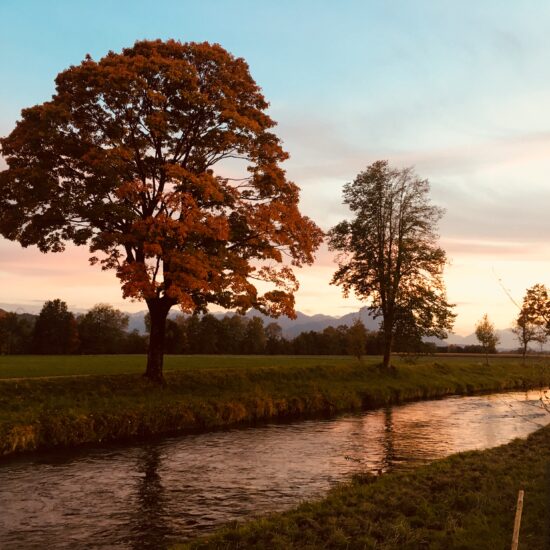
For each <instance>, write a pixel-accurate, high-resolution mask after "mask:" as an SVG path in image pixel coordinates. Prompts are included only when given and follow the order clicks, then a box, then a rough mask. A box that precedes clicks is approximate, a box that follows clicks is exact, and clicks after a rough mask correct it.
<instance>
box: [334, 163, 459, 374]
mask: <svg viewBox="0 0 550 550" xmlns="http://www.w3.org/2000/svg"><path fill="white" fill-rule="evenodd" d="M428 192H429V184H428V181H427V180H421V179H420V178H418V176H416V175H415V174H414V172H413V171H412V169H411V168H405V169H403V170H396V169H393V168H391V167H390V166H388V163H387V161H377V162H375V163H374V164H371V165H370V166H368V167H367V169H366V170H365V171H364V172H361V173H360V174H359V175H358V176H357V177H356V178H355V180H354V181H353V182H351V183H348V184H346V185H345V187H344V203H345V204H347V205H348V206H349V207H350V209H351V210H352V212H353V213H354V214H355V218H354V219H353V220H352V221H349V222H348V221H343V222H340V223H339V224H338V225H336V226H335V227H333V228H332V229H331V231H330V233H329V238H330V241H329V245H330V248H331V249H332V250H338V251H340V252H341V254H340V257H339V261H338V265H339V267H338V270H337V271H336V273H335V274H334V277H333V279H332V283H333V284H337V285H341V286H342V288H343V290H344V295H348V294H349V292H350V291H351V290H353V292H355V294H356V295H357V296H358V297H360V298H363V299H365V300H370V304H371V309H372V310H373V312H374V314H375V315H381V316H382V320H383V322H382V332H383V335H384V366H385V367H388V366H389V365H390V357H391V350H392V343H393V340H394V337H395V336H396V334H401V335H411V334H412V335H414V336H415V337H417V338H420V337H422V336H437V337H439V338H445V337H446V336H447V332H446V331H447V330H450V328H451V327H452V324H453V320H454V317H455V315H454V314H453V313H452V311H451V308H452V305H451V304H449V303H448V302H447V298H446V294H445V287H444V283H443V268H444V266H445V263H446V256H445V252H444V250H443V249H441V248H440V247H439V246H438V245H437V235H436V233H435V229H436V226H437V222H438V221H439V219H440V218H441V216H442V210H441V209H440V208H437V207H436V206H433V205H432V204H430V201H429V197H428Z"/></svg>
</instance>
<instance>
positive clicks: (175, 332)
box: [0, 299, 436, 357]
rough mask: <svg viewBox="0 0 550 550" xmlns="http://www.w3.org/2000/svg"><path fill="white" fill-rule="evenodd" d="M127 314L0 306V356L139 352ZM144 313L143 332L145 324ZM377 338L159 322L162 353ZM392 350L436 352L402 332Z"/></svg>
mask: <svg viewBox="0 0 550 550" xmlns="http://www.w3.org/2000/svg"><path fill="white" fill-rule="evenodd" d="M128 320H129V319H128V315H126V314H124V313H122V312H121V311H119V310H117V309H115V308H113V307H112V306H110V305H108V304H98V305H96V306H94V307H93V308H92V309H90V310H89V311H88V312H87V313H85V314H81V315H74V314H73V313H72V312H71V311H69V310H68V307H67V304H66V303H65V302H63V301H62V300H59V299H56V300H51V301H47V302H46V303H45V304H44V306H43V307H42V310H41V311H40V313H39V315H31V314H28V313H23V314H19V313H12V312H5V311H1V310H0V353H2V354H48V355H62V354H116V353H146V351H147V341H148V338H147V335H146V334H140V333H139V332H138V331H137V330H133V331H128ZM149 323H150V321H149V319H148V317H147V316H146V318H145V325H146V330H147V331H148V330H149V328H150V325H149ZM383 346H384V342H383V335H382V334H381V333H380V332H379V331H371V330H367V329H366V328H365V326H364V325H363V323H362V322H361V321H360V320H359V319H357V320H356V321H355V323H353V324H352V325H351V326H346V325H340V326H337V327H332V326H331V327H327V328H325V329H324V330H322V331H313V330H310V331H307V332H302V333H300V334H298V335H297V336H295V337H294V338H285V337H284V336H283V330H282V328H281V326H280V325H279V324H278V323H276V322H270V323H268V324H265V323H264V321H263V319H261V318H260V317H257V316H254V317H245V316H242V315H237V314H235V315H226V316H224V317H222V318H217V317H215V316H214V315H211V314H206V315H189V316H184V315H179V316H177V317H175V318H170V319H168V320H167V325H166V337H165V342H164V351H165V353H168V354H235V355H246V354H258V355H261V354H267V355H285V354H289V355H354V356H357V357H361V356H363V355H380V354H381V353H382V352H383ZM395 349H396V351H398V352H410V353H426V352H431V351H436V347H435V345H434V344H429V343H426V342H422V340H421V339H420V338H418V337H416V336H411V334H410V333H409V332H407V331H403V333H401V334H398V335H397V337H396V341H395Z"/></svg>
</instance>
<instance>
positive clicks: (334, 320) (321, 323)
mask: <svg viewBox="0 0 550 550" xmlns="http://www.w3.org/2000/svg"><path fill="white" fill-rule="evenodd" d="M146 314H147V312H146V311H139V312H137V313H130V314H129V321H128V330H130V331H132V330H137V331H138V332H140V333H144V332H145V321H144V319H145V315H146ZM178 315H181V314H180V313H179V312H178V311H177V310H174V311H171V312H170V315H169V317H170V318H172V319H173V318H175V317H177V316H178ZM212 315H214V317H216V318H217V319H223V318H224V317H226V316H228V315H229V316H231V315H235V314H234V313H233V312H227V313H213V314H212ZM245 317H247V318H251V317H260V318H261V319H262V320H263V321H264V324H265V325H267V324H269V323H273V322H275V323H278V324H279V325H280V327H281V328H282V329H283V336H284V337H285V338H294V337H295V336H298V334H300V333H301V332H308V331H310V330H313V331H316V332H319V331H322V330H324V329H325V328H327V327H337V326H339V325H346V326H350V325H351V324H353V322H354V321H355V319H357V318H358V317H359V318H360V319H361V321H363V323H364V324H365V326H366V327H367V328H368V329H369V330H378V327H379V326H380V321H379V320H378V319H373V317H372V316H371V315H369V310H368V308H366V307H364V308H361V309H360V310H359V311H356V312H354V313H348V314H347V315H344V316H343V317H331V316H330V315H322V314H316V315H306V314H305V313H302V312H300V311H297V312H296V319H290V318H289V317H286V316H281V317H279V318H278V319H274V318H272V317H268V316H267V315H264V314H263V313H260V312H259V311H256V310H251V311H248V312H247V313H246V315H245Z"/></svg>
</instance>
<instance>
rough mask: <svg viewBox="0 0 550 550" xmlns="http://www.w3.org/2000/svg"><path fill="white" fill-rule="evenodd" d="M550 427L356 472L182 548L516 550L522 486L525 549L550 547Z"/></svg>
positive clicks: (195, 549)
mask: <svg viewBox="0 0 550 550" xmlns="http://www.w3.org/2000/svg"><path fill="white" fill-rule="evenodd" d="M549 456H550V427H545V428H541V429H540V430H538V431H537V432H534V433H533V434H531V435H530V436H529V437H528V438H527V439H526V440H520V439H516V440H514V441H512V442H511V443H508V444H506V445H503V446H500V447H495V448H493V449H488V450H484V451H470V452H465V453H458V454H456V455H452V456H450V457H448V458H445V459H441V460H437V461H435V462H432V463H431V464H428V465H426V466H422V467H419V468H417V469H415V470H412V471H407V472H394V473H389V474H384V475H382V476H380V477H378V478H376V477H374V476H371V475H363V476H356V477H355V479H354V480H353V481H352V482H350V483H346V484H342V485H339V486H338V487H336V488H334V489H332V490H331V491H330V492H329V494H328V495H327V496H326V497H325V498H324V499H322V500H318V501H312V502H305V503H303V504H301V505H300V506H298V507H296V508H294V509H292V510H290V511H288V512H283V513H279V514H272V515H269V516H266V517H263V518H259V519H257V520H253V521H250V522H246V523H233V524H231V525H229V526H227V527H225V528H222V529H221V530H220V531H218V532H217V533H215V534H213V535H210V536H207V537H204V538H199V539H194V540H192V541H189V542H187V543H183V544H181V545H176V546H175V547H174V549H177V550H205V549H222V548H223V549H225V550H229V549H241V548H247V549H253V548H258V549H260V548H261V549H264V548H270V549H273V550H278V549H281V550H282V549H285V550H286V549H288V548H293V549H313V548H327V549H349V550H353V549H361V550H368V549H377V550H390V549H391V550H396V549H400V550H418V549H421V548H430V549H434V550H435V549H442V550H443V549H445V550H449V549H473V548H475V549H476V550H480V549H487V550H494V549H495V548H509V547H510V543H511V540H512V531H513V523H514V515H515V506H516V499H517V494H518V490H519V489H524V491H525V500H524V508H523V517H522V523H521V529H520V544H519V548H520V549H521V548H524V549H526V548H529V549H530V550H542V549H544V548H549V547H550V524H549V523H548V516H549V515H550V498H549V496H548V495H549V489H550V464H549V460H548V457H549Z"/></svg>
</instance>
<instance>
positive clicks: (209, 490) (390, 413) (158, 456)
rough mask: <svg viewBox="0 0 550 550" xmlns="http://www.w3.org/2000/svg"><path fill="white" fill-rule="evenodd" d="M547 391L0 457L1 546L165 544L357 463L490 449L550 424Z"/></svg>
mask: <svg viewBox="0 0 550 550" xmlns="http://www.w3.org/2000/svg"><path fill="white" fill-rule="evenodd" d="M540 397H541V393H540V392H528V393H504V394H494V395H489V396H475V397H451V398H446V399H441V400H437V401H424V402H418V403H411V404H406V405H400V406H395V407H392V408H386V409H380V410H376V411H370V412H366V413H363V414H360V415H347V416H341V417H338V418H335V419H331V420H314V421H305V422H296V423H293V424H269V425H266V426H263V427H259V428H250V429H239V430H230V431H225V432H215V433H208V434H202V435H195V436H186V437H176V438H168V439H163V440H161V441H159V442H156V443H154V444H142V445H128V446H116V447H113V446H112V447H105V448H98V449H93V450H89V449H88V450H80V451H59V452H51V453H47V454H41V455H39V456H37V457H33V458H25V459H19V460H12V461H10V462H5V463H1V464H0V511H1V513H0V548H3V549H12V548H14V549H15V548H17V549H19V548H25V549H31V548H46V547H48V546H49V547H50V548H55V549H58V548H84V547H85V548H90V547H92V548H113V547H116V548H136V549H137V548H139V549H143V548H163V547H166V546H167V545H169V544H171V543H173V542H176V541H179V540H182V539H184V538H186V537H188V536H193V535H196V534H198V533H200V532H203V531H206V530H209V529H212V528H214V527H216V526H218V525H220V524H223V523H225V522H227V521H230V520H233V519H243V518H245V517H250V516H252V515H254V514H261V513H265V512H267V511H272V510H282V509H285V508H288V507H290V506H292V505H294V504H296V503H298V502H299V501H301V500H304V499H308V498H311V497H314V496H318V495H321V494H323V492H325V491H326V490H327V489H328V488H329V487H330V486H331V485H332V484H334V483H336V482H339V481H342V480H344V479H346V478H347V477H348V476H349V475H350V474H352V473H354V472H357V471H361V470H365V469H368V470H371V471H375V472H378V471H380V470H381V471H386V470H388V469H389V468H393V467H396V466H399V467H404V466H405V467H408V466H409V465H411V464H413V465H414V464H417V463H422V462H425V461H429V460H433V459H435V458H440V457H443V456H446V455H449V454H451V453H455V452H458V451H463V450H469V449H479V448H485V447H493V446H495V445H499V444H501V443H505V442H507V441H509V440H511V439H513V438H515V437H524V436H526V435H527V434H528V433H530V432H532V431H534V430H535V429H537V428H538V427H540V426H543V425H546V424H548V423H550V414H548V413H546V412H545V411H544V410H543V409H542V407H541V406H540V403H539V401H538V400H539V399H540Z"/></svg>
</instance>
